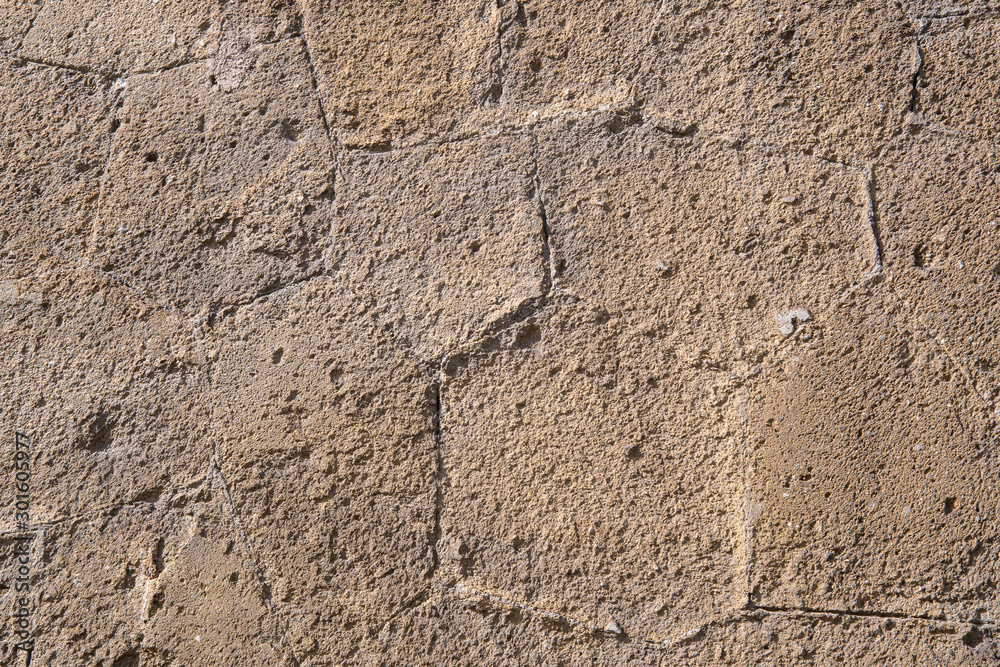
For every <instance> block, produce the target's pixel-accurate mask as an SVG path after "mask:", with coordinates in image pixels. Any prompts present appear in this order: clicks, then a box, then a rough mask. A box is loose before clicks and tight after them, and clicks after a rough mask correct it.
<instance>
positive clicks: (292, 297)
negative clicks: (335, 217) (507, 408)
mask: <svg viewBox="0 0 1000 667" xmlns="http://www.w3.org/2000/svg"><path fill="white" fill-rule="evenodd" d="M368 308H370V305H369V304H368V303H366V302H365V301H362V300H360V299H358V298H356V297H354V296H353V295H352V294H350V292H348V291H347V290H346V289H345V288H344V286H343V285H341V284H340V283H339V282H337V281H334V280H329V279H326V278H320V279H317V280H315V281H313V282H310V283H308V284H306V285H303V286H301V287H298V288H290V289H289V290H287V291H284V292H281V293H278V294H276V295H274V296H273V297H271V298H270V299H267V300H263V301H261V302H259V303H258V304H254V305H253V306H250V307H247V308H243V309H240V311H239V312H238V313H237V314H236V315H235V316H233V317H232V318H229V319H227V320H225V321H224V322H222V323H220V324H219V326H218V327H217V329H216V330H213V331H211V332H209V333H208V334H206V336H207V337H208V340H209V346H210V347H209V349H210V352H209V354H210V355H211V357H212V358H213V359H214V358H217V359H218V360H217V361H216V362H215V363H214V364H213V367H212V379H211V382H212V387H213V405H212V412H213V419H214V422H215V424H216V429H217V434H218V435H217V438H218V447H219V449H218V452H219V459H220V462H221V469H222V473H223V475H224V477H225V479H226V480H227V481H228V483H229V486H230V489H231V491H232V496H233V504H234V508H235V511H236V512H237V513H238V514H239V515H240V516H241V517H242V521H243V525H244V528H245V530H246V533H247V535H248V538H249V541H250V544H251V545H252V548H253V550H254V552H255V553H256V554H257V557H258V558H259V560H260V565H261V569H262V571H263V573H264V576H265V578H266V579H267V581H269V582H270V586H271V594H272V595H273V602H274V604H275V606H276V609H277V611H278V614H279V616H280V617H281V618H282V620H283V621H284V622H286V623H288V625H289V639H290V641H291V646H292V648H293V651H294V652H295V654H296V655H297V656H298V657H299V659H301V660H306V659H307V658H308V659H309V662H307V663H306V664H317V665H319V664H327V662H328V661H329V660H330V659H334V660H335V661H342V660H347V659H348V658H349V657H350V655H351V654H352V648H353V645H354V643H355V642H357V641H360V639H361V638H362V637H363V636H365V635H367V634H369V633H371V632H377V629H378V628H379V627H380V626H381V625H382V624H384V623H385V622H386V621H388V620H389V619H390V618H393V617H395V616H396V615H398V614H399V613H400V612H402V611H403V610H404V609H406V608H407V607H409V606H411V605H413V604H415V603H416V602H417V601H419V600H421V599H422V598H423V597H424V596H426V594H427V590H428V587H429V584H430V581H429V580H430V576H431V573H432V571H433V569H434V567H435V555H434V551H433V544H434V541H435V540H436V536H435V519H436V517H437V509H436V506H435V477H436V475H437V469H438V465H437V462H436V458H435V435H434V423H433V421H434V417H433V405H434V403H433V399H432V384H431V376H430V375H429V374H428V373H426V372H425V371H422V370H421V367H420V365H419V364H418V363H417V362H416V360H415V359H414V358H413V357H412V355H410V354H407V353H406V352H405V351H402V350H400V349H398V348H396V347H394V345H393V341H392V340H391V338H390V337H389V336H387V335H386V334H385V333H383V332H381V331H380V330H379V327H377V326H376V325H377V321H375V320H374V319H373V318H372V317H371V316H370V315H369V314H368V313H367V312H366V311H367V310H368ZM248 410H249V413H250V414H252V415H253V418H252V419H247V418H246V417H247V414H248V412H247V411H248ZM317 627H319V628H330V629H331V630H332V631H330V632H327V631H323V632H319V633H317V632H316V631H315V630H314V628H317ZM331 656H332V658H331ZM324 661H327V662H324Z"/></svg>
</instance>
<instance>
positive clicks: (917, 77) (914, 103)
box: [909, 21, 928, 113]
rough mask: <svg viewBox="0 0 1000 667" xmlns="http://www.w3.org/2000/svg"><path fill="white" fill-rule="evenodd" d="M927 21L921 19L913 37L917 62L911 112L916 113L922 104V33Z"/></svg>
mask: <svg viewBox="0 0 1000 667" xmlns="http://www.w3.org/2000/svg"><path fill="white" fill-rule="evenodd" d="M927 26H928V23H927V21H920V27H919V28H917V34H916V35H914V37H913V45H914V49H915V50H916V62H915V63H914V67H913V73H912V74H911V75H910V106H909V108H910V113H916V111H917V107H918V106H919V105H920V89H919V84H920V76H921V75H922V74H923V71H924V52H923V50H922V49H921V48H920V35H922V34H923V33H924V31H925V30H926V29H927Z"/></svg>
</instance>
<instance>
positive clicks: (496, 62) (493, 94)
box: [485, 0, 506, 105]
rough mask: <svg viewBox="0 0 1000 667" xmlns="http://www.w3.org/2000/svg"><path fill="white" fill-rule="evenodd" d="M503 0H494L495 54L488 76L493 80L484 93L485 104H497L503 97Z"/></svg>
mask: <svg viewBox="0 0 1000 667" xmlns="http://www.w3.org/2000/svg"><path fill="white" fill-rule="evenodd" d="M503 8H504V0H496V10H497V19H496V22H497V52H496V55H495V56H494V57H493V64H492V67H491V69H492V71H491V72H490V76H491V77H492V79H493V82H492V84H490V88H489V90H488V91H487V92H486V100H485V102H486V104H487V105H490V104H499V103H500V98H501V97H503V33H504V30H505V29H506V25H505V24H504V20H503Z"/></svg>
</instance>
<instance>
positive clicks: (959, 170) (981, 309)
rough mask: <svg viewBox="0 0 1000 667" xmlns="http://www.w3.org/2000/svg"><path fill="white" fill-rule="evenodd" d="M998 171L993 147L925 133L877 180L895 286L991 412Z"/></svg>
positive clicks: (999, 306)
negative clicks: (995, 197) (995, 203)
mask: <svg viewBox="0 0 1000 667" xmlns="http://www.w3.org/2000/svg"><path fill="white" fill-rule="evenodd" d="M998 168H1000V152H998V150H997V147H996V146H995V145H993V144H991V143H989V142H986V141H970V140H967V139H964V138H960V137H954V136H951V135H948V134H946V133H943V132H938V131H934V130H933V129H931V128H927V129H924V130H922V131H921V130H918V132H917V134H916V136H914V138H913V139H912V140H911V141H908V142H906V143H905V144H903V145H901V146H899V148H898V150H894V151H892V152H891V153H889V156H888V159H886V160H885V166H884V168H883V169H882V170H881V171H879V172H877V173H876V183H877V187H878V189H879V191H880V192H879V206H880V208H879V218H880V221H881V222H880V226H881V229H882V235H883V238H884V243H885V249H886V256H887V258H888V259H889V266H890V267H891V276H892V286H893V289H894V290H895V292H896V293H897V294H898V295H899V296H900V298H901V299H902V300H903V301H904V303H905V304H906V305H907V307H908V308H909V309H910V310H911V311H912V312H913V314H914V317H915V318H916V319H917V321H918V322H919V324H920V326H921V327H922V328H923V330H924V331H925V332H927V334H929V335H930V336H932V337H933V338H934V339H935V340H936V341H937V343H938V345H939V346H940V347H941V349H942V350H943V351H944V352H945V354H946V355H947V356H948V357H950V359H951V362H952V363H954V364H955V365H956V371H957V372H958V373H960V374H961V375H963V376H965V377H966V379H967V380H968V382H969V384H968V389H969V390H971V391H972V392H973V394H974V397H973V398H975V397H977V396H978V398H980V399H981V400H980V401H978V403H977V402H974V404H975V405H978V406H979V407H982V408H985V409H990V410H992V409H993V408H994V406H995V401H996V398H997V395H998V394H1000V351H998V350H997V346H996V344H995V341H996V337H995V335H994V329H995V323H996V322H998V321H1000V302H998V296H1000V215H998V213H997V210H996V207H995V206H994V205H993V196H994V193H995V192H996V187H997V169H998ZM980 437H982V436H980Z"/></svg>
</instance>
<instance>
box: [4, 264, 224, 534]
mask: <svg viewBox="0 0 1000 667" xmlns="http://www.w3.org/2000/svg"><path fill="white" fill-rule="evenodd" d="M0 286H2V287H0V289H2V290H3V292H2V301H0V312H2V313H3V315H2V317H0V321H2V323H3V324H2V325H0V326H2V332H3V334H2V335H3V341H4V355H3V362H2V363H3V374H2V379H0V382H2V386H3V392H2V394H0V396H2V402H0V406H2V407H0V411H2V413H0V414H2V418H3V420H4V423H5V424H6V425H8V426H5V428H6V429H10V430H7V431H5V432H6V433H8V435H9V437H13V433H12V427H13V426H14V425H17V428H18V429H19V430H20V431H21V432H23V433H26V434H27V435H28V436H29V437H30V439H31V441H32V443H33V444H32V454H33V459H32V461H33V464H32V475H31V515H32V521H37V522H53V521H67V520H70V519H71V518H74V517H80V516H85V515H88V514H92V513H96V512H102V511H107V508H109V507H113V506H115V505H119V504H122V503H132V502H146V501H150V502H151V501H155V500H156V499H157V498H159V497H161V496H164V495H169V494H170V493H172V492H173V491H174V490H176V489H182V488H189V487H192V486H195V485H197V484H200V483H201V482H202V481H203V480H204V479H205V476H206V474H207V473H208V464H209V460H210V457H211V455H212V443H211V433H210V427H209V423H208V416H209V412H208V408H207V406H206V405H205V401H204V396H203V390H202V388H201V386H200V379H199V373H200V366H201V360H200V354H199V351H198V347H197V342H196V340H195V337H194V335H193V333H192V332H191V331H190V329H189V327H187V326H186V325H185V323H184V322H183V321H181V320H179V319H178V318H177V317H176V316H174V315H172V314H170V313H168V312H165V311H164V310H163V309H161V308H158V307H156V306H155V305H154V304H151V303H150V302H148V301H146V300H145V299H142V298H140V297H139V296H137V295H136V294H134V293H132V292H130V291H128V290H122V289H120V288H119V287H118V286H117V285H116V284H115V283H114V282H113V281H112V280H110V279H108V278H107V277H104V276H95V275H94V274H93V273H92V272H89V271H85V270H81V269H72V268H70V269H64V268H62V267H60V266H58V265H55V266H53V268H51V269H50V270H48V271H44V272H40V273H39V274H37V275H35V276H34V277H32V278H22V279H20V280H5V281H3V283H0ZM11 456H13V452H11ZM14 493H15V488H14V485H13V481H12V482H11V483H10V484H5V485H4V486H3V487H2V488H0V494H2V495H0V498H3V502H4V504H5V506H8V507H13V496H14ZM0 521H2V524H0V525H3V526H4V527H5V529H6V530H12V529H14V528H16V527H17V524H16V523H15V517H14V514H13V512H10V513H7V514H6V515H5V516H3V517H2V519H0Z"/></svg>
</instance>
